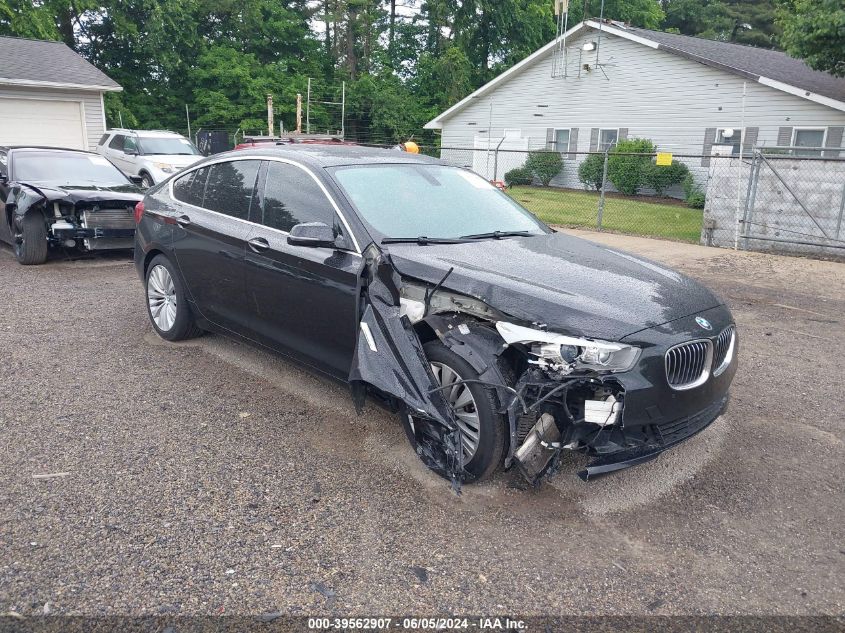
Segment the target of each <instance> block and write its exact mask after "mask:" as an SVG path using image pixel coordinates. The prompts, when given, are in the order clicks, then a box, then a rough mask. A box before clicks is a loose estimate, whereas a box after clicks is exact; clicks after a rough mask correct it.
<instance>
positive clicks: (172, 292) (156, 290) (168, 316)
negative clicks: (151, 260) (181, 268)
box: [147, 264, 177, 332]
mask: <svg viewBox="0 0 845 633" xmlns="http://www.w3.org/2000/svg"><path fill="white" fill-rule="evenodd" d="M147 302H148V303H149V307H150V315H151V316H152V318H153V321H154V322H155V324H156V326H157V327H158V329H159V330H161V331H162V332H168V331H169V330H170V329H171V328H172V327H173V324H174V323H176V309H177V302H176V284H174V283H173V277H172V276H171V275H170V271H169V270H167V268H165V267H164V266H162V265H160V264H159V265H158V266H156V267H154V268H153V269H152V270H151V271H150V274H149V276H148V277H147Z"/></svg>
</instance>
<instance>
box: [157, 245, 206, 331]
mask: <svg viewBox="0 0 845 633" xmlns="http://www.w3.org/2000/svg"><path fill="white" fill-rule="evenodd" d="M144 287H145V289H146V291H147V314H148V315H149V317H150V322H151V323H152V324H153V328H154V329H155V331H156V332H157V333H158V335H159V336H160V337H162V338H164V339H167V340H168V341H182V340H185V339H189V338H194V337H196V336H199V335H200V334H202V330H201V329H200V328H199V327H197V324H196V322H195V321H194V315H193V314H192V313H191V307H190V305H188V301H187V298H186V296H185V288H184V286H183V285H182V280H181V279H180V278H179V275H178V274H177V273H176V270H175V269H174V267H173V264H171V263H170V260H169V259H167V258H166V257H165V256H164V255H157V256H156V257H154V258H153V260H152V261H151V262H150V265H149V266H148V267H147V276H146V279H145V284H144Z"/></svg>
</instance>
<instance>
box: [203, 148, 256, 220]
mask: <svg viewBox="0 0 845 633" xmlns="http://www.w3.org/2000/svg"><path fill="white" fill-rule="evenodd" d="M260 166H261V161H257V160H233V161H227V162H225V163H216V164H214V165H212V166H211V169H210V171H209V174H208V183H207V184H206V186H205V197H204V198H203V205H202V206H203V207H205V208H206V209H209V210H211V211H217V212H218V213H224V214H226V215H230V216H232V217H233V218H239V219H241V220H247V219H249V207H250V205H251V204H252V201H253V198H254V197H255V180H256V178H257V177H258V168H259V167H260Z"/></svg>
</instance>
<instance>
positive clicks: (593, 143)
mask: <svg viewBox="0 0 845 633" xmlns="http://www.w3.org/2000/svg"><path fill="white" fill-rule="evenodd" d="M598 148H599V129H598V128H597V127H594V128H592V129H591V130H590V151H591V152H595V151H597V150H598Z"/></svg>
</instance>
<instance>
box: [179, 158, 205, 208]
mask: <svg viewBox="0 0 845 633" xmlns="http://www.w3.org/2000/svg"><path fill="white" fill-rule="evenodd" d="M207 178H208V167H203V168H201V169H196V170H194V171H191V172H188V173H187V174H185V175H184V176H182V177H181V178H177V179H176V180H175V181H174V182H173V197H174V198H176V199H177V200H179V201H180V202H185V203H187V204H191V205H193V206H195V207H201V206H202V196H203V192H204V191H205V181H206V179H207Z"/></svg>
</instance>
